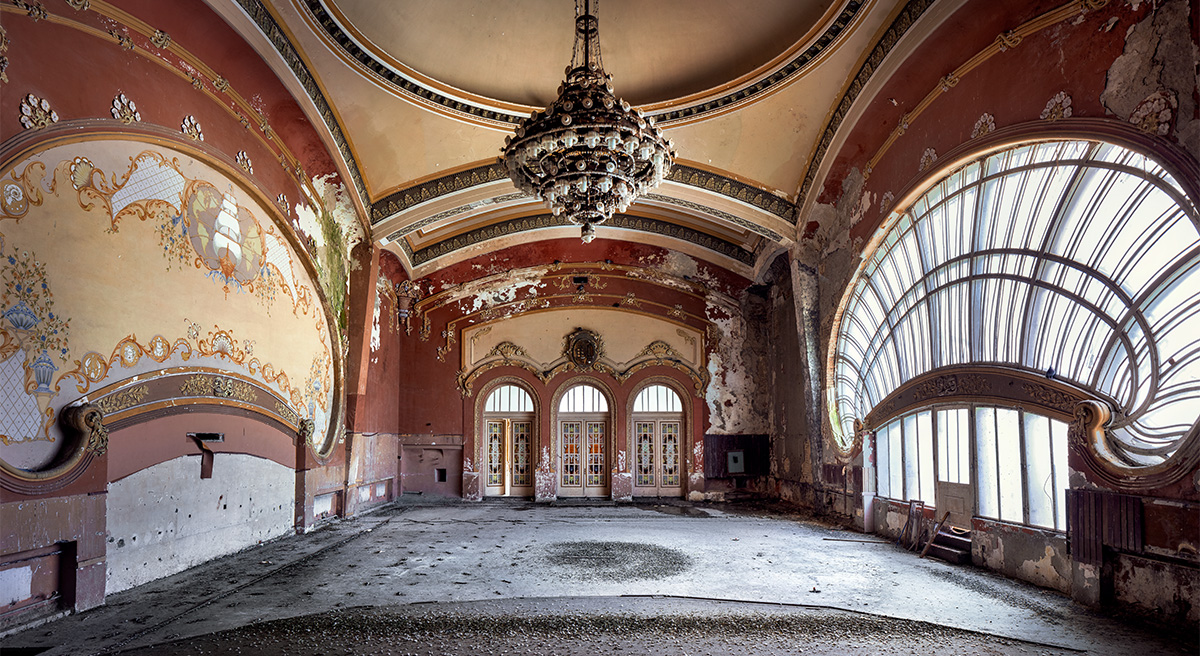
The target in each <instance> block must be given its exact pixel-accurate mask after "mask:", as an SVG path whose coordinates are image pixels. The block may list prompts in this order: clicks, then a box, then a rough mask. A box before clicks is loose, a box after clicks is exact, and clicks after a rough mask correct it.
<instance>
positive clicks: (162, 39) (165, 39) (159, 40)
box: [150, 30, 171, 50]
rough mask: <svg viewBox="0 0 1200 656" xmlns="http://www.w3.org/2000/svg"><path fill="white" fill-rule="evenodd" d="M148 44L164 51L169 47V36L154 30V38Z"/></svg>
mask: <svg viewBox="0 0 1200 656" xmlns="http://www.w3.org/2000/svg"><path fill="white" fill-rule="evenodd" d="M150 43H153V44H154V47H155V48H161V49H163V50H166V49H167V48H168V47H170V45H171V35H170V34H167V33H166V32H164V31H162V30H154V36H153V37H151V38H150Z"/></svg>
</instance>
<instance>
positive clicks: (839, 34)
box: [212, 0, 957, 276]
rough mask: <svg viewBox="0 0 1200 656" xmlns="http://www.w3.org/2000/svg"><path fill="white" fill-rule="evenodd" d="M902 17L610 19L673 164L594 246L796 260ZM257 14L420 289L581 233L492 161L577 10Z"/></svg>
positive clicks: (519, 7)
mask: <svg viewBox="0 0 1200 656" xmlns="http://www.w3.org/2000/svg"><path fill="white" fill-rule="evenodd" d="M212 4H213V5H214V8H216V9H217V10H218V11H219V12H221V13H223V14H225V16H226V20H229V21H230V22H231V23H232V24H234V26H235V27H237V28H238V29H239V30H240V31H242V33H243V34H245V35H247V38H248V40H249V41H251V43H255V44H256V47H258V48H259V50H260V51H264V52H265V51H266V49H267V48H270V47H272V44H267V43H265V42H264V41H263V38H262V36H261V32H258V31H257V30H255V29H251V28H252V26H251V24H250V22H249V21H248V19H247V17H246V16H245V14H242V13H240V12H238V11H237V10H236V8H234V7H229V6H224V7H223V6H222V5H223V4H224V3H222V2H220V1H218V0H214V1H213V3H212ZM243 4H244V3H243ZM254 4H256V5H257V3H254ZM898 4H901V3H897V2H895V1H894V0H878V1H872V0H840V1H839V0H811V1H804V2H797V1H795V0H761V1H758V2H754V3H746V2H741V1H738V0H657V1H656V2H649V3H648V2H639V1H637V0H605V1H604V2H603V3H601V6H600V12H599V16H600V39H601V47H602V52H603V58H604V65H605V68H606V69H607V70H608V72H609V73H611V74H612V76H613V85H614V87H615V90H616V93H617V95H618V96H619V97H622V98H624V99H626V100H628V101H629V102H631V103H632V104H634V105H635V106H638V107H639V108H641V109H642V110H643V111H644V112H646V114H647V115H650V116H653V117H655V118H656V120H657V122H658V124H659V125H660V126H661V127H663V128H664V131H665V134H666V136H667V137H668V138H670V139H672V140H673V141H674V142H675V144H676V150H677V152H678V161H677V164H676V166H675V169H674V171H673V172H672V174H671V175H670V177H669V178H668V180H667V181H666V182H665V183H664V184H663V185H662V186H660V187H659V188H658V189H656V190H655V191H654V192H653V193H651V194H649V195H648V196H646V197H643V198H642V199H641V200H639V201H638V202H637V203H635V204H634V205H632V206H631V207H630V208H629V210H628V212H627V213H625V214H622V215H618V216H616V217H614V218H613V220H612V221H610V222H609V223H607V224H605V225H604V226H601V228H600V230H599V233H598V236H599V237H600V238H603V239H615V240H628V241H635V242H639V243H647V244H654V245H658V246H662V247H666V248H670V249H673V250H677V251H681V252H684V253H687V254H689V255H692V256H694V257H697V258H700V259H704V260H706V261H710V262H713V263H715V264H718V265H721V266H724V267H726V268H729V269H730V270H732V271H735V272H739V273H742V274H743V275H750V274H751V273H752V272H753V271H754V269H755V267H756V265H761V264H762V262H763V261H764V260H765V259H767V257H768V256H770V255H772V254H773V253H776V252H778V251H779V250H780V249H782V248H786V247H787V246H789V245H790V244H791V243H792V242H793V241H795V240H796V239H797V235H798V234H799V230H798V227H797V215H798V211H797V205H796V202H797V199H798V192H799V191H800V188H801V185H802V181H803V180H804V178H805V175H806V173H807V172H808V169H809V167H810V166H813V164H814V153H816V152H817V151H818V144H819V142H820V141H821V140H822V138H823V136H825V132H826V128H827V126H828V125H829V117H830V115H831V113H832V112H833V110H834V108H835V107H836V105H837V103H838V101H839V99H840V98H841V97H842V96H843V94H844V93H845V90H846V88H847V85H848V84H849V81H850V80H851V79H852V78H853V77H854V74H855V73H856V72H857V71H858V69H859V68H860V67H861V66H862V64H863V60H864V58H865V56H866V53H868V52H870V50H871V48H872V47H873V46H874V45H875V43H876V42H877V41H878V39H879V34H880V32H881V30H882V29H883V28H885V27H886V26H887V25H888V24H889V23H890V20H891V18H893V17H894V12H895V11H896V9H897V5H898ZM951 4H957V3H951ZM258 6H259V7H264V8H265V10H266V11H267V12H269V14H270V17H269V18H270V20H272V21H273V22H275V23H276V24H277V25H278V26H279V28H280V32H281V33H282V34H284V35H286V41H287V43H288V44H290V47H291V48H292V49H293V52H292V53H291V56H292V57H294V58H296V59H298V60H299V61H300V62H302V64H303V66H304V67H305V68H306V69H307V71H308V72H309V74H310V75H311V83H310V84H308V86H310V87H313V88H309V89H303V90H300V89H297V90H296V92H297V96H301V95H303V96H306V97H307V98H308V99H313V98H315V99H316V100H312V101H311V104H310V105H309V110H310V112H311V113H313V114H318V115H319V116H314V117H313V118H314V119H321V120H314V123H317V124H322V123H323V124H324V125H325V126H326V127H327V129H328V132H327V134H326V138H327V139H328V140H329V141H330V145H331V146H332V147H331V150H332V151H335V152H339V153H340V154H341V156H342V161H341V162H339V168H340V169H341V170H342V173H343V178H345V179H346V182H347V186H348V187H351V188H353V189H354V191H355V195H356V200H357V202H358V203H359V204H360V207H361V209H362V210H363V211H364V213H365V214H366V215H367V216H369V217H370V227H371V233H372V237H373V239H374V240H375V241H376V242H377V243H379V244H380V245H382V246H383V247H384V248H386V249H388V250H390V251H392V252H393V253H395V254H396V255H397V256H398V257H399V258H400V260H401V261H402V262H403V263H404V265H405V266H406V268H408V269H409V270H410V272H411V273H413V274H414V275H417V276H420V275H425V274H427V273H429V272H432V271H435V270H437V269H440V268H442V267H444V266H447V265H450V264H453V263H456V262H460V261H463V260H465V259H467V258H470V257H476V256H479V255H481V254H485V253H487V252H489V251H492V250H496V249H499V248H506V247H509V246H513V245H514V244H518V243H523V242H529V241H535V240H542V239H557V238H563V237H574V236H578V234H579V231H578V228H577V227H575V226H571V225H569V224H567V223H566V221H565V220H559V219H556V218H553V217H551V216H550V215H549V212H548V211H547V210H546V208H545V207H544V206H543V204H542V203H541V202H540V201H538V200H537V199H535V198H532V197H529V196H526V195H523V194H521V193H520V192H518V191H517V190H516V188H515V187H514V186H513V185H512V183H511V182H509V180H508V179H507V177H506V176H505V172H504V169H503V167H502V166H501V165H500V163H499V159H498V156H499V152H500V149H501V147H502V146H503V144H504V138H505V136H506V135H508V134H511V133H512V132H513V130H514V129H515V125H516V123H517V122H518V121H519V120H520V119H521V118H523V117H524V116H527V115H528V114H529V113H530V112H532V111H533V110H535V109H540V108H541V107H543V106H545V105H546V104H548V103H549V102H550V101H552V100H553V99H554V95H555V94H556V90H557V88H558V85H559V83H560V82H561V79H562V77H563V70H564V68H565V67H566V66H567V65H568V64H569V63H570V59H571V50H572V37H573V27H574V3H573V2H571V1H570V0H520V1H517V0H509V1H506V2H496V1H495V0H269V2H267V3H265V5H258ZM262 18H263V17H259V20H258V22H259V27H261V25H262ZM273 47H274V50H275V51H276V52H275V53H272V54H273V55H274V56H273V57H266V58H267V59H268V60H271V59H274V60H276V62H277V63H276V66H281V65H283V64H282V62H279V61H278V60H279V59H280V55H282V58H283V59H284V60H287V59H288V56H289V53H288V52H287V50H288V48H287V47H284V48H282V49H281V48H280V43H279V42H278V40H277V41H276V43H274V44H273ZM292 68H293V70H294V69H295V68H296V66H295V65H294V64H293V65H292ZM300 84H305V81H304V80H301V82H300ZM315 91H319V93H314V92H315ZM322 97H323V100H322ZM322 103H325V104H326V105H327V106H325V107H322V106H321V105H322ZM826 139H828V137H827V136H826Z"/></svg>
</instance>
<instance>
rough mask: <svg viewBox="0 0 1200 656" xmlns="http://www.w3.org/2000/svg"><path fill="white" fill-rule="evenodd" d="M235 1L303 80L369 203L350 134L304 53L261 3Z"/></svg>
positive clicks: (307, 91)
mask: <svg viewBox="0 0 1200 656" xmlns="http://www.w3.org/2000/svg"><path fill="white" fill-rule="evenodd" d="M235 1H236V2H237V4H238V5H239V6H240V7H241V8H242V11H244V12H246V15H247V16H249V17H250V20H251V21H253V22H254V24H255V25H256V26H257V27H258V29H259V31H260V32H262V34H263V36H265V37H266V38H267V41H269V42H270V43H271V45H272V46H273V47H274V48H275V51H276V52H278V53H279V57H280V58H281V59H282V60H283V61H284V63H286V64H287V66H288V68H289V69H290V70H291V71H292V74H293V75H295V76H296V79H297V80H299V82H300V85H301V86H302V87H303V88H304V91H305V93H307V94H308V98H309V100H311V101H312V103H313V105H315V106H316V109H317V112H318V113H319V114H320V115H321V120H322V121H323V122H324V123H325V127H326V129H328V130H329V134H330V136H331V137H332V138H333V142H334V143H335V144H336V145H337V149H338V153H339V154H340V155H341V156H342V160H343V161H345V163H346V170H347V171H348V172H349V173H350V178H351V182H353V184H354V188H355V189H356V190H357V191H358V194H359V197H360V198H362V199H363V201H364V202H369V201H370V198H371V196H370V195H369V194H368V193H367V185H366V184H365V183H364V182H363V177H362V172H361V171H360V170H359V167H358V161H357V160H355V159H354V153H353V152H352V151H351V150H350V142H349V140H347V139H346V134H345V132H343V131H342V126H341V124H339V123H338V121H337V117H336V116H335V115H334V113H333V108H332V106H331V105H330V104H329V100H328V99H326V98H325V94H324V92H322V91H321V87H320V86H319V85H318V84H317V80H316V78H315V77H314V76H313V74H312V72H311V71H309V70H308V66H307V65H306V64H305V63H304V60H303V59H302V58H301V57H300V53H299V52H298V51H297V50H296V47H295V45H293V44H292V42H291V41H290V40H288V37H287V35H286V34H285V33H284V31H283V29H282V28H281V27H280V26H279V23H278V21H276V20H275V16H274V15H273V14H272V13H271V12H270V11H268V10H267V8H266V6H265V5H263V3H262V1H261V0H235Z"/></svg>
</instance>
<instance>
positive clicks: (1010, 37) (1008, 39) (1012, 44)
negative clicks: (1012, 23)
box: [996, 30, 1023, 52]
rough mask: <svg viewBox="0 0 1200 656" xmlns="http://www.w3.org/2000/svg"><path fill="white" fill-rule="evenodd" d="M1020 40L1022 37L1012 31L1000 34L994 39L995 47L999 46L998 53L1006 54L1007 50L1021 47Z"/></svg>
mask: <svg viewBox="0 0 1200 656" xmlns="http://www.w3.org/2000/svg"><path fill="white" fill-rule="evenodd" d="M1022 38H1023V37H1022V36H1021V35H1020V34H1017V33H1016V32H1014V31H1012V30H1009V31H1007V32H1001V33H1000V35H999V36H997V37H996V45H997V46H999V48H1000V52H1007V51H1008V50H1011V49H1013V48H1016V47H1017V46H1019V45H1021V39H1022Z"/></svg>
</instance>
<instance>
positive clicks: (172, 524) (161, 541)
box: [107, 453, 296, 594]
mask: <svg viewBox="0 0 1200 656" xmlns="http://www.w3.org/2000/svg"><path fill="white" fill-rule="evenodd" d="M295 489H296V475H295V472H294V471H292V469H291V468H289V467H285V466H283V465H280V464H278V463H275V462H272V461H270V460H265V459H263V458H256V457H254V456H248V455H243V454H232V453H218V454H217V455H216V458H215V460H214V462H213V475H212V478H208V479H202V478H200V457H199V456H184V457H181V458H175V459H174V460H169V461H167V462H164V463H161V464H158V465H155V466H153V467H149V468H147V469H143V470H141V471H139V472H137V473H135V474H132V475H130V476H127V477H126V478H123V479H121V480H119V481H116V482H114V483H111V484H109V486H108V508H107V515H108V538H107V547H108V585H107V593H108V594H111V593H114V592H119V591H121V590H125V589H128V588H131V587H133V586H135V585H140V584H142V583H146V582H147V581H153V580H154V579H158V578H162V577H164V576H169V575H171V574H174V573H176V572H179V571H182V570H185V569H187V568H189V567H192V566H194V565H198V564H200V563H202V562H205V561H207V560H211V559H213V558H216V557H218V556H224V555H226V554H230V553H233V552H236V551H239V550H241V549H244V548H246V547H250V546H254V545H255V544H258V543H260V542H263V541H265V540H270V539H272V538H276V537H279V536H282V535H286V534H288V533H290V532H291V531H292V507H293V506H292V504H293V500H294V497H295Z"/></svg>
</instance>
